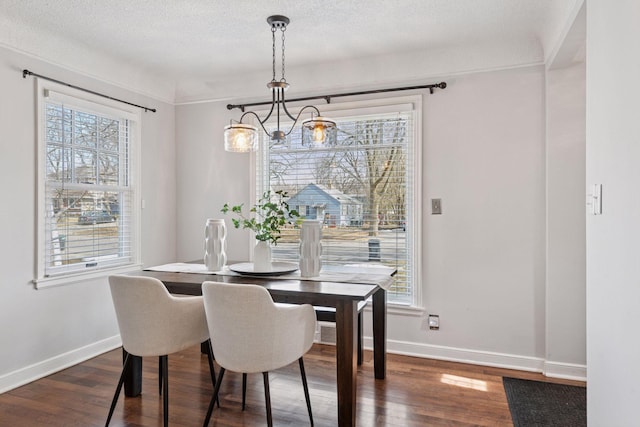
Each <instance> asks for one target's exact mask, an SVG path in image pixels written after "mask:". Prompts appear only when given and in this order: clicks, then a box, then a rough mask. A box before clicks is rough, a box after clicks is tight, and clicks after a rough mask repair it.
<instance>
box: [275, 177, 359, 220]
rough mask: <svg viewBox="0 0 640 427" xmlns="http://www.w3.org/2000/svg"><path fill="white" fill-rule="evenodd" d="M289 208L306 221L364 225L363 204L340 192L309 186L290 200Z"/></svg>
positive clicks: (315, 185) (320, 186)
mask: <svg viewBox="0 0 640 427" xmlns="http://www.w3.org/2000/svg"><path fill="white" fill-rule="evenodd" d="M287 203H289V207H290V208H291V209H296V210H297V211H298V212H299V213H300V216H301V217H303V218H305V219H317V220H322V222H323V223H324V224H325V225H329V226H360V225H362V216H363V204H362V202H361V201H359V200H357V199H355V198H353V197H351V196H347V195H346V194H344V193H342V192H341V191H338V190H333V189H328V188H326V187H325V186H323V185H318V184H308V185H307V186H306V187H304V188H303V189H302V190H300V191H299V192H298V193H296V194H295V195H293V196H291V198H289V201H288V202H287Z"/></svg>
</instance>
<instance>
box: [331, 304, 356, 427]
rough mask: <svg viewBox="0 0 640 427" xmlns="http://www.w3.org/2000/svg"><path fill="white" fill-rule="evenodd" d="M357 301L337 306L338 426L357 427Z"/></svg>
mask: <svg viewBox="0 0 640 427" xmlns="http://www.w3.org/2000/svg"><path fill="white" fill-rule="evenodd" d="M357 323H358V307H357V303H356V301H342V300H341V301H339V302H338V304H337V305H336V360H337V373H338V375H337V381H338V425H339V426H355V425H356V387H357V377H356V374H357V366H356V361H357V337H356V334H357V329H358V324H357Z"/></svg>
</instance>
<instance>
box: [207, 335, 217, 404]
mask: <svg viewBox="0 0 640 427" xmlns="http://www.w3.org/2000/svg"><path fill="white" fill-rule="evenodd" d="M207 346H208V351H207V360H208V361H209V373H210V374H211V384H212V385H213V388H215V387H216V368H215V366H214V365H213V347H212V346H211V340H210V339H209V340H207ZM217 403H218V408H219V407H220V399H218V400H217Z"/></svg>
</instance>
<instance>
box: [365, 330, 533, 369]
mask: <svg viewBox="0 0 640 427" xmlns="http://www.w3.org/2000/svg"><path fill="white" fill-rule="evenodd" d="M364 347H365V348H366V349H371V348H373V340H372V338H371V337H365V338H364ZM387 351H388V352H389V353H394V354H402V355H405V356H414V357H423V358H428V359H437V360H446V361H449V362H461V363H469V364H471V365H482V366H493V367H496V368H505V369H517V370H520V371H529V372H543V366H544V359H542V358H538V357H528V356H519V355H514V354H506V353H495V352H490V351H479V350H469V349H464V348H456V347H445V346H440V345H432V344H422V343H413V342H407V341H396V340H387Z"/></svg>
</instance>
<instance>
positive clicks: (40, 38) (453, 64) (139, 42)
mask: <svg viewBox="0 0 640 427" xmlns="http://www.w3.org/2000/svg"><path fill="white" fill-rule="evenodd" d="M582 1H583V0H394V1H391V0H340V1H338V0H324V1H302V0H208V1H204V0H173V1H169V0H164V1H163V0H134V1H131V0H109V1H87V0H0V43H1V44H3V45H4V46H6V47H10V48H13V49H16V50H19V51H21V52H26V53H29V54H31V55H34V56H37V57H40V58H43V59H46V60H48V61H49V62H53V63H55V64H58V65H62V66H64V67H65V68H69V69H72V70H76V71H81V72H84V73H85V74H88V75H91V76H94V77H98V78H101V79H103V80H106V81H110V82H114V83H122V84H121V86H124V87H129V88H131V87H138V88H142V89H140V90H139V91H140V92H141V93H147V94H152V95H153V94H156V95H159V97H160V99H163V98H164V99H169V100H170V101H171V102H174V101H185V100H195V99H197V98H199V97H200V98H202V97H203V96H204V92H208V93H207V94H206V96H207V97H209V98H224V97H233V94H234V93H237V92H233V93H230V91H231V88H235V87H237V86H238V85H237V84H236V85H234V84H231V83H230V82H232V81H234V80H238V78H239V76H255V77H256V78H257V76H261V80H262V83H261V85H263V84H266V82H267V81H269V80H270V78H271V31H270V28H269V25H268V24H267V22H266V18H267V17H268V16H269V15H273V14H283V15H286V16H288V17H289V18H290V19H291V24H290V25H289V27H288V28H287V31H286V36H287V38H286V65H287V72H288V74H289V70H302V69H305V68H307V69H311V68H314V69H322V67H326V66H327V64H329V63H331V64H340V63H349V62H352V63H353V62H354V61H361V62H362V63H363V64H364V63H367V61H369V62H370V63H371V64H374V63H375V64H376V67H378V68H379V67H381V66H382V65H381V64H382V63H385V62H386V63H387V64H390V63H391V64H393V65H394V66H395V69H396V70H395V71H394V72H395V73H397V69H399V68H400V67H399V66H398V64H401V63H405V61H406V64H407V67H405V68H408V66H409V64H410V68H411V69H413V71H412V73H410V74H407V75H404V76H401V77H400V79H403V80H412V79H418V78H421V77H423V76H431V75H438V74H440V75H446V74H449V73H459V72H468V71H474V70H483V69H496V68H505V67H513V66H521V65H528V64H535V63H543V62H545V60H547V59H548V58H549V55H550V54H551V53H552V52H553V50H554V49H556V48H557V44H558V43H559V42H560V41H561V40H562V38H563V37H564V34H563V32H566V31H567V28H568V26H569V25H570V24H571V21H572V20H573V18H574V17H575V10H576V7H577V6H579V5H580V4H582ZM422 57H424V58H425V59H423V60H420V61H421V62H415V63H414V62H412V61H415V58H422ZM376 58H378V60H377V62H376ZM380 58H392V59H391V60H387V61H381V60H380ZM412 58H413V59H412ZM427 58H428V59H427ZM318 67H320V68H318ZM392 68H394V67H392ZM332 69H333V70H335V68H328V69H327V74H331V73H329V71H330V70H332ZM417 69H420V70H422V71H421V72H418V71H416V70H417ZM292 72H293V71H292ZM378 73H379V74H380V73H381V74H380V75H379V76H376V77H372V78H371V79H370V81H371V83H373V82H375V81H384V80H385V79H386V78H387V77H386V76H385V75H384V72H383V71H378ZM294 74H295V72H294ZM132 76H133V77H132ZM143 76H144V77H143ZM287 77H289V75H287ZM127 78H128V79H129V81H128V82H125V81H123V82H120V80H122V79H124V80H126V79H127ZM288 80H289V81H291V79H288ZM330 80H331V79H330ZM396 80H397V78H396ZM227 83H228V84H227ZM331 84H332V85H334V86H335V84H334V83H331ZM145 85H146V86H147V87H146V88H145V87H144V86H145ZM225 87H226V88H227V91H226V92H225V90H224V88H225ZM262 87H263V86H262ZM234 90H235V89H234ZM307 90H311V88H307ZM253 92H255V90H254V91H253ZM247 94H248V92H247ZM241 95H242V94H241Z"/></svg>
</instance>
